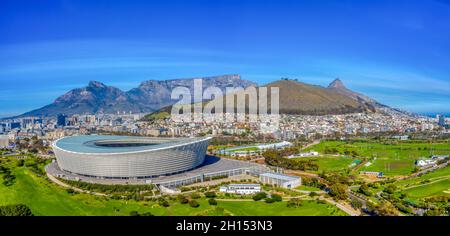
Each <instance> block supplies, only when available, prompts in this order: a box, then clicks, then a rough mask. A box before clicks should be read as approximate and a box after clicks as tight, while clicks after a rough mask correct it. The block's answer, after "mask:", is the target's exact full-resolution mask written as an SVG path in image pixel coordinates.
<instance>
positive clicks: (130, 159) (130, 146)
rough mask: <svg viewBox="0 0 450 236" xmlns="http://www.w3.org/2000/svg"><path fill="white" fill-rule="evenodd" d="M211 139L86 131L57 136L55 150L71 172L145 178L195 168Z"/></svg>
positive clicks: (58, 161)
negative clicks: (82, 133)
mask: <svg viewBox="0 0 450 236" xmlns="http://www.w3.org/2000/svg"><path fill="white" fill-rule="evenodd" d="M210 139H211V138H210V137H201V138H150V137H133V136H102V135H83V136H70V137H64V138H61V139H59V140H56V141H55V142H54V143H53V150H54V153H55V155H56V160H57V165H58V167H59V169H60V170H62V171H64V172H67V173H70V174H76V175H80V176H85V177H93V178H102V179H144V178H155V177H158V176H167V175H174V174H178V173H182V172H186V171H189V170H192V169H195V168H196V167H198V166H199V165H201V164H202V163H203V162H204V161H205V154H206V150H207V147H208V143H209V141H210Z"/></svg>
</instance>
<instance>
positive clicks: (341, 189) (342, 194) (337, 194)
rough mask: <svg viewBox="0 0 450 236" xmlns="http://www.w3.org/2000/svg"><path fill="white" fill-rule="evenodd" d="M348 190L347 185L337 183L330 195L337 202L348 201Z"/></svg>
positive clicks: (331, 189)
mask: <svg viewBox="0 0 450 236" xmlns="http://www.w3.org/2000/svg"><path fill="white" fill-rule="evenodd" d="M346 190H347V188H346V186H345V185H343V184H340V183H336V184H334V185H333V186H331V188H330V195H331V196H332V197H334V198H335V199H337V200H345V199H347V192H346Z"/></svg>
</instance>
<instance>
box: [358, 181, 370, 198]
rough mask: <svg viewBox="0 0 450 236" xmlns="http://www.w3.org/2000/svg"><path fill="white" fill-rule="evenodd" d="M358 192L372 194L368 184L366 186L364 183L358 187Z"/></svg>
mask: <svg viewBox="0 0 450 236" xmlns="http://www.w3.org/2000/svg"><path fill="white" fill-rule="evenodd" d="M358 192H359V193H362V194H364V195H366V196H368V197H370V196H372V192H370V189H369V186H367V184H366V183H363V184H361V186H360V187H359V189H358Z"/></svg>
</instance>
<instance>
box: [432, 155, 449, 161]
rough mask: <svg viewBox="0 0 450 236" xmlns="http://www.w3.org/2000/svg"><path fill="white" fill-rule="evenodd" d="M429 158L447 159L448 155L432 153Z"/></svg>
mask: <svg viewBox="0 0 450 236" xmlns="http://www.w3.org/2000/svg"><path fill="white" fill-rule="evenodd" d="M431 159H433V160H438V161H439V160H445V159H448V155H433V156H431Z"/></svg>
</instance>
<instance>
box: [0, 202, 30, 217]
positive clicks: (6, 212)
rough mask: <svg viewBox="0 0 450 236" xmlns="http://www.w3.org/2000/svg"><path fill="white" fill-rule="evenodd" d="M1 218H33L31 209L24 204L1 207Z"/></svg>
mask: <svg viewBox="0 0 450 236" xmlns="http://www.w3.org/2000/svg"><path fill="white" fill-rule="evenodd" d="M0 216H33V213H32V212H31V209H30V208H29V207H28V206H27V205H24V204H17V205H7V206H0Z"/></svg>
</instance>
